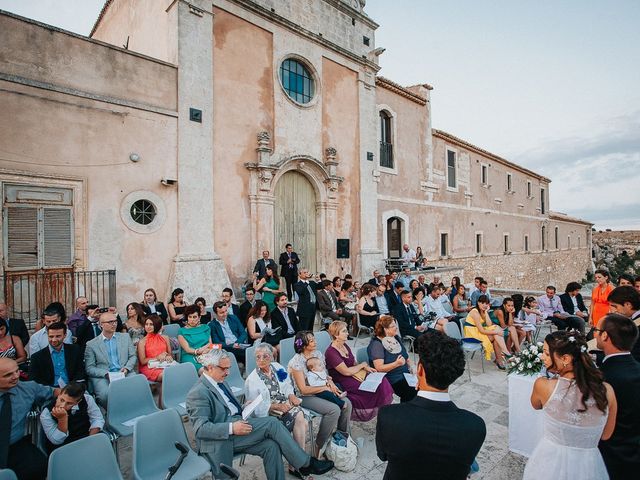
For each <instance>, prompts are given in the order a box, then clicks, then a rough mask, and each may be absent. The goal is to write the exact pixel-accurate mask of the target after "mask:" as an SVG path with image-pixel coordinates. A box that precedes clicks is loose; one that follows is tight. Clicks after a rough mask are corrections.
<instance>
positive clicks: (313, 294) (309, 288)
mask: <svg viewBox="0 0 640 480" xmlns="http://www.w3.org/2000/svg"><path fill="white" fill-rule="evenodd" d="M307 290H309V300H310V301H311V303H316V294H315V293H313V288H311V285H309V284H308V283H307Z"/></svg>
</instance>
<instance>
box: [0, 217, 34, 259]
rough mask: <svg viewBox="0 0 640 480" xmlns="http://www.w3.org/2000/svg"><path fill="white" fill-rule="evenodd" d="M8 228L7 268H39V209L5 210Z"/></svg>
mask: <svg viewBox="0 0 640 480" xmlns="http://www.w3.org/2000/svg"><path fill="white" fill-rule="evenodd" d="M5 214H6V220H7V221H6V228H7V234H6V235H7V237H6V238H7V266H8V267H9V268H24V269H28V268H38V209H37V208H35V207H8V208H6V209H5Z"/></svg>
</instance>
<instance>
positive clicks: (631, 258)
mask: <svg viewBox="0 0 640 480" xmlns="http://www.w3.org/2000/svg"><path fill="white" fill-rule="evenodd" d="M593 262H594V263H595V265H596V268H606V269H607V270H609V271H610V272H611V275H612V276H613V277H614V279H615V278H617V277H618V275H620V274H621V273H630V274H632V275H636V276H637V275H640V230H625V231H606V232H602V231H600V232H593Z"/></svg>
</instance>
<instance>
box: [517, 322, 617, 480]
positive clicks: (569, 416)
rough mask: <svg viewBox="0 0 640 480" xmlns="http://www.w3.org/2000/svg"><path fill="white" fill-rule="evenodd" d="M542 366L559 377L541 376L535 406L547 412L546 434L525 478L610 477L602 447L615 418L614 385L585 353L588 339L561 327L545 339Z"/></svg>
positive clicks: (534, 395) (586, 479)
mask: <svg viewBox="0 0 640 480" xmlns="http://www.w3.org/2000/svg"><path fill="white" fill-rule="evenodd" d="M542 355H543V357H542V358H543V361H544V365H545V367H546V368H547V370H548V371H549V372H552V373H557V374H558V378H538V379H537V380H536V382H535V384H534V385H533V393H532V394H531V405H532V406H533V408H535V409H536V410H540V409H542V410H543V411H544V433H543V435H542V439H541V440H540V443H538V446H537V447H536V448H535V450H534V451H533V454H532V455H531V458H529V461H528V462H527V466H526V468H525V470H524V477H523V480H534V479H540V478H548V477H549V475H551V477H552V478H554V479H557V480H565V479H566V480H569V479H580V480H602V479H608V478H609V476H608V475H607V469H606V468H605V465H604V461H603V460H602V456H601V455H600V451H599V450H598V442H599V441H600V439H602V440H607V439H608V438H609V437H610V436H611V434H612V433H613V429H614V426H615V422H616V409H617V405H616V398H615V395H614V393H613V389H612V388H611V386H610V385H609V384H608V383H605V382H604V381H603V380H602V373H600V371H599V370H597V369H596V367H595V366H594V364H593V361H592V360H591V357H590V356H589V354H588V352H587V343H586V341H585V338H584V337H583V336H582V335H580V334H579V333H578V332H575V331H570V332H567V331H557V332H553V333H551V334H549V335H547V337H546V338H545V341H544V348H543V354H542Z"/></svg>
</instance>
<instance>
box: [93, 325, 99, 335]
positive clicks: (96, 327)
mask: <svg viewBox="0 0 640 480" xmlns="http://www.w3.org/2000/svg"><path fill="white" fill-rule="evenodd" d="M92 325H93V336H94V338H95V337H98V336H100V327H99V326H98V324H97V323H92Z"/></svg>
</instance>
